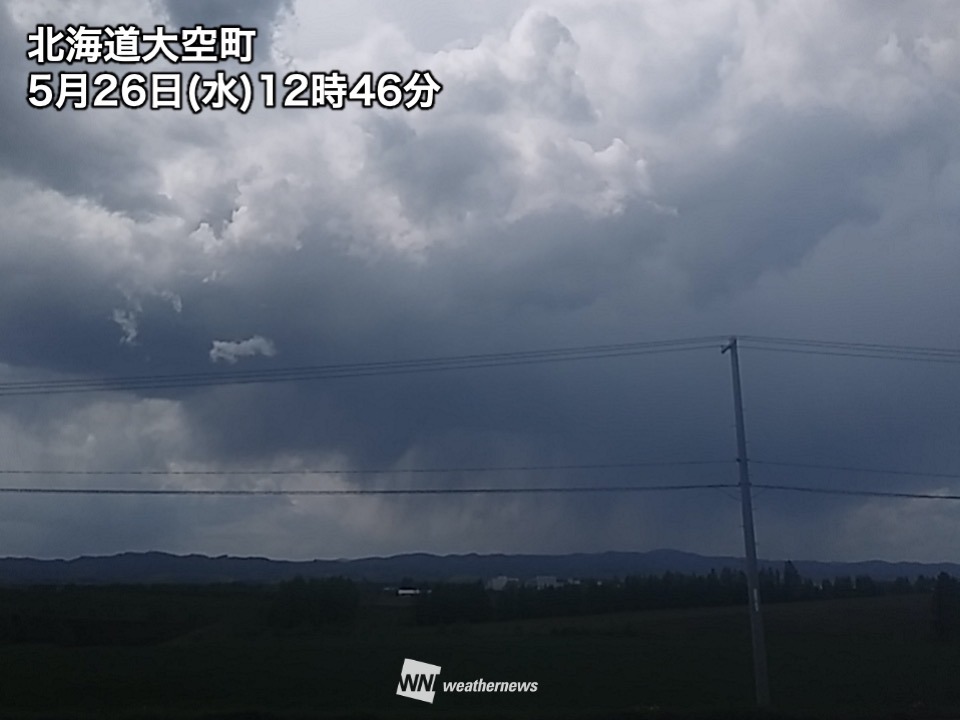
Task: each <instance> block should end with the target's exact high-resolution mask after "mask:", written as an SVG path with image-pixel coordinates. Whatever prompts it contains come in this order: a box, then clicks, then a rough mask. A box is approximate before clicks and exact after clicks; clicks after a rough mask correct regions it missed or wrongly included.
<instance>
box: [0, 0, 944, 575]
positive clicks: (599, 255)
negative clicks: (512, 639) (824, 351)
mask: <svg viewBox="0 0 960 720" xmlns="http://www.w3.org/2000/svg"><path fill="white" fill-rule="evenodd" d="M196 6H200V9H199V10H198V9H197V8H196ZM41 22H45V23H52V24H53V25H55V26H57V27H58V28H61V29H62V28H64V27H66V26H67V25H70V24H77V23H86V24H89V25H117V24H126V23H131V22H133V23H138V24H139V25H141V26H142V27H152V26H153V25H155V24H158V23H162V24H166V25H167V26H169V27H175V28H179V27H180V26H182V25H185V26H192V25H194V24H196V23H198V22H202V23H206V24H219V23H228V24H242V25H244V26H247V27H256V28H257V29H258V38H257V40H256V43H255V50H256V54H255V62H254V64H253V65H251V66H248V67H246V68H244V69H245V70H247V71H248V72H251V73H259V72H276V73H277V74H278V77H282V76H283V75H284V74H286V73H288V72H291V71H294V70H300V71H315V72H322V71H331V70H333V69H337V70H340V71H342V72H344V73H347V74H348V75H349V76H351V77H354V76H356V75H358V74H359V73H361V72H364V71H370V72H373V73H375V74H379V73H382V72H387V71H395V72H398V73H400V74H402V75H404V76H408V75H409V74H410V72H411V71H412V70H415V69H418V70H430V71H431V72H432V74H433V75H434V77H436V79H437V80H439V81H440V82H441V83H442V84H443V88H444V89H443V91H442V92H441V93H440V94H439V95H438V96H437V98H436V107H435V108H434V109H432V110H429V111H425V110H414V111H410V112H408V111H406V110H403V109H395V110H384V109H364V108H362V107H360V106H357V105H352V106H351V107H348V109H346V110H344V111H342V112H334V111H330V110H328V109H313V110H294V109H280V108H274V109H266V108H264V107H263V104H262V102H256V101H255V103H254V107H253V109H252V110H251V112H250V113H249V114H246V115H243V114H241V113H239V112H237V111H236V110H234V109H226V110H223V111H220V112H214V111H210V110H205V111H204V112H202V113H200V114H199V115H193V114H192V113H190V112H189V111H188V110H183V111H173V110H162V111H156V112H151V111H149V110H146V109H142V110H128V109H90V110H85V111H73V110H69V109H65V110H63V111H60V112H58V111H56V110H54V109H52V108H48V109H41V110H38V109H34V108H31V107H29V106H28V104H27V103H26V101H25V94H26V88H27V82H28V81H27V77H28V73H30V72H37V71H41V70H45V71H51V70H54V71H55V70H62V69H64V68H62V67H58V66H53V67H51V66H47V67H43V68H40V67H38V66H36V65H34V64H33V63H31V62H29V61H28V60H27V59H26V56H25V52H26V49H27V47H28V43H27V33H28V32H29V31H30V30H32V29H34V28H35V26H36V25H37V23H41ZM0 62H2V63H3V68H4V69H3V71H2V72H0V94H2V96H3V102H2V105H0V113H2V118H0V198H2V202H0V224H2V227H3V228H4V232H3V236H2V240H0V380H3V381H10V380H18V379H35V378H40V379H47V378H58V377H77V376H80V377H83V376H104V375H113V374H151V373H172V372H190V371H197V372H199V371H213V370H221V369H223V370H228V369H263V368H272V367H287V366H295V365H309V364H325V363H348V362H357V361H373V360H392V359H403V358H411V357H424V356H439V355H454V354H467V353H484V352H501V351H510V350H519V349H538V348H547V347H563V346H575V345H584V344H595V343H616V342H626V341H635V340H636V341H642V340H660V339H669V338H683V337H692V336H701V335H726V334H731V333H741V334H755V335H773V336H785V337H798V338H814V339H827V340H839V341H859V342H876V343H891V344H905V345H921V346H934V347H960V337H958V334H960V333H958V329H960V325H958V317H960V283H958V282H957V276H958V271H960V243H958V228H960V223H958V220H960V130H958V127H960V126H958V123H957V118H958V117H960V113H958V110H960V6H958V5H957V4H956V3H954V2H949V1H944V2H932V1H931V2H922V3H910V4H906V3H895V2H867V1H866V0H861V1H859V2H854V1H850V2H843V3H837V2H833V1H832V0H809V1H805V2H802V3H801V2H753V1H748V0H743V1H735V0H730V1H726V0H718V1H711V2H676V1H675V0H650V1H646V2H628V1H626V0H603V1H600V0H597V1H596V2H584V1H582V0H581V1H578V2H573V1H572V0H566V1H565V0H543V1H531V2H521V1H520V0H511V1H510V2H505V1H501V0H495V1H490V2H483V3H477V2H465V1H462V0H455V1H451V0H444V1H442V2H441V1H440V0H417V1H414V0H408V1H405V2H403V3H395V2H387V1H386V0H365V1H357V0H351V1H350V2H346V1H344V0H331V1H328V2H323V3H317V2H307V1H306V0H302V1H300V2H296V1H294V0H290V1H288V2H284V1H283V0H275V1H273V2H225V1H222V0H218V1H216V2H213V1H210V2H205V3H192V2H173V1H172V0H167V1H166V2H162V1H161V0H156V1H155V2H143V3H134V2H119V1H118V2H97V3H93V2H83V1H82V0H76V1H74V2H70V3H62V2H56V3H55V2H43V3H39V2H35V1H34V0H31V1H30V2H27V1H26V0H22V1H20V0H7V1H6V2H4V3H3V4H2V6H0ZM218 68H224V69H227V70H228V71H230V72H236V71H237V67H236V66H235V65H229V64H223V65H221V66H213V65H193V66H190V67H186V66H180V67H179V68H175V69H178V70H182V71H183V72H185V73H189V72H201V73H203V74H205V75H208V76H211V75H212V74H213V73H214V72H215V71H216V70H217V69H218ZM71 69H72V70H77V69H80V68H76V67H74V68H71ZM82 69H85V70H90V71H91V72H99V71H103V70H107V69H111V70H113V69H116V67H115V66H113V67H111V66H106V65H100V66H97V65H92V66H85V67H83V68H82ZM127 69H128V70H138V71H146V72H149V71H163V70H169V69H170V68H169V67H165V66H163V64H161V63H154V64H152V65H150V66H146V67H145V66H131V67H128V68H127ZM742 366H743V373H744V393H745V403H746V413H747V431H748V435H749V440H750V453H751V455H752V456H753V457H756V458H763V459H769V460H780V461H788V462H809V463H823V464H828V465H844V466H846V465H859V466H869V467H888V468H897V469H906V470H919V471H925V472H930V473H938V472H939V473H960V441H958V438H960V367H958V366H957V365H935V364H926V363H900V362H890V361H879V360H869V359H859V358H831V357H820V356H803V355H784V354H779V353H765V352H760V351H758V350H753V351H751V350H746V349H745V350H744V351H743V356H742ZM729 383H730V377H729V364H728V360H727V358H726V357H724V356H721V355H720V353H719V346H718V347H717V349H716V351H715V350H713V349H711V350H703V351H698V352H692V353H685V354H677V355H662V356H649V357H635V358H621V359H615V360H601V361H586V362H580V363H570V364H563V365H533V366H527V367H522V368H499V369H486V370H471V371H463V372H447V373H435V374H426V375H411V376H391V377H378V378H365V379H352V380H339V381H331V382H315V383H307V384H296V385H294V384H288V385H266V386H246V387H235V388H212V389H211V388H207V389H195V390H189V391H186V390H185V391H179V392H166V393H163V394H157V393H156V392H154V393H150V392H144V393H142V394H135V393H113V394H99V395H74V396H70V395H63V396H52V397H44V398H22V399H13V398H5V399H0V469H51V468H52V469H71V470H77V469H85V470H89V469H111V470H117V469H119V470H129V469H172V470H177V469H180V470H183V469H203V470H231V469H233V470H235V469H264V470H285V469H296V468H311V467H312V468H336V469H343V470H349V469H358V468H374V467H375V468H391V467H464V466H474V465H510V466H515V465H543V464H550V465H553V464H571V463H616V462H631V461H659V460H666V461H673V460H678V461H687V460H732V459H733V458H734V457H735V449H734V431H733V421H732V408H731V393H730V385H729ZM754 479H755V480H756V481H757V482H790V483H796V484H808V485H820V486H830V487H838V488H873V489H879V490H904V491H910V492H934V493H941V492H954V493H960V481H951V480H950V479H948V478H929V477H926V478H924V477H903V476H864V475H862V474H852V473H843V472H820V471H816V472H814V471H804V472H800V471H796V470H786V469H778V468H773V467H770V466H762V467H761V466H757V467H756V468H755V477H754ZM735 480H736V469H735V466H734V465H732V464H730V465H724V466H718V467H711V466H702V467H701V466H694V467H679V468H667V469H661V470H644V471H630V472H627V471H605V472H603V473H589V474H577V473H572V472H557V473H555V474H553V475H545V474H543V473H524V472H515V473H510V474H504V475H496V476H491V477H486V476H480V477H478V476H476V475H469V474H462V473H461V474H457V473H451V474H449V475H429V476H422V477H409V476H406V477H405V476H396V477H377V478H358V477H357V476H351V475H340V476H326V477H297V476H293V477H287V478H278V477H276V476H244V477H240V478H237V477H233V478H231V477H217V476H214V477H205V478H204V477H200V478H196V477H194V478H190V477H182V476H173V477H169V478H167V477H161V478H156V477H153V478H151V477H142V476H139V477H138V476H131V477H123V476H121V477H106V478H102V477H80V478H63V477H43V476H28V477H18V476H8V477H6V478H5V479H4V482H5V483H7V484H9V485H16V484H23V483H34V484H36V485H44V486H52V485H55V484H74V485H76V484H80V485H89V486H91V487H93V486H100V487H102V486H107V485H110V486H131V487H141V486H142V487H157V486H163V487H190V488H225V487H240V488H246V487H258V488H273V487H280V486H286V487H318V486H323V487H334V488H338V487H344V488H352V487H358V486H365V485H369V486H376V487H381V486H382V487H403V486H412V485H414V484H420V485H427V484H431V485H439V486H451V487H455V486H464V485H477V484H480V483H487V484H512V485H527V484H536V483H549V484H577V485H585V484H622V483H629V482H637V483H658V484H659V483H695V482H734V481H735ZM756 510H757V533H758V539H759V542H760V554H761V555H763V556H766V557H773V558H776V557H792V558H802V559H825V560H829V559H867V558H874V557H880V558H887V559H894V560H896V559H919V560H930V561H933V560H952V561H960V530H958V528H960V504H951V503H949V502H930V501H921V500H916V501H893V500H886V499H863V498H843V497H822V496H803V495H787V494H781V493H777V492H774V491H766V492H761V493H759V494H758V496H757V500H756ZM0 535H2V538H3V541H2V544H0V554H4V555H35V556H43V557H53V556H56V557H73V556H76V555H80V554H85V553H88V554H89V553H112V552H119V551H124V550H150V549H157V550H167V551H172V552H203V553H211V554H220V553H229V554H239V555H250V554H256V555H267V556H272V557H285V558H308V557H350V556H362V555H368V554H380V555H386V554H393V553H399V552H409V551H428V552H569V551H593V550H607V549H617V550H634V549H635V550H645V549H653V548H658V547H674V548H678V549H683V550H690V551H695V552H701V553H722V554H727V553H738V552H740V551H741V548H742V545H741V540H740V519H739V504H738V502H737V498H736V495H735V494H734V493H733V492H727V493H722V492H719V491H704V492H696V493H689V494H684V493H670V494H664V495H636V496H609V495H607V496H588V495H578V496H536V497H532V498H531V497H498V496H486V497H459V496H441V497H427V498H423V497H419V498H408V497H347V498H277V497H260V498H216V497H207V498H183V497H173V498H151V497H124V498H116V497H90V496H84V497H41V496H3V497H2V502H0Z"/></svg>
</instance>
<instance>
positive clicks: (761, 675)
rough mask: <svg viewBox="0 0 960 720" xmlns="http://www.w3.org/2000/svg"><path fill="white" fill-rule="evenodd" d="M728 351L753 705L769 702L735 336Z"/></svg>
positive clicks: (767, 704)
mask: <svg viewBox="0 0 960 720" xmlns="http://www.w3.org/2000/svg"><path fill="white" fill-rule="evenodd" d="M727 350H729V351H730V367H731V370H732V372H733V410H734V415H735V416H736V420H737V466H738V467H739V469H740V505H741V510H742V513H743V544H744V550H745V551H746V552H745V556H746V565H747V593H748V604H749V606H750V637H751V638H752V640H753V680H754V684H755V686H756V690H757V706H758V707H767V706H769V705H770V685H769V683H768V681H767V645H766V642H765V641H764V639H763V618H762V617H761V615H760V579H759V577H758V574H757V539H756V536H755V535H754V532H753V499H752V497H751V495H750V469H749V467H748V466H747V434H746V431H745V430H744V428H743V397H742V396H741V393H740V357H739V355H738V354H737V338H736V336H734V337H731V338H730V342H729V343H728V344H727V345H725V346H724V347H723V349H722V350H721V351H720V352H721V354H722V353H725V352H727Z"/></svg>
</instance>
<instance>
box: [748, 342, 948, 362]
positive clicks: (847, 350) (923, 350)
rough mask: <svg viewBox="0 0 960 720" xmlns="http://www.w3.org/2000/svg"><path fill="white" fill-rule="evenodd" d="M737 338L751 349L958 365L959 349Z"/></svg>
mask: <svg viewBox="0 0 960 720" xmlns="http://www.w3.org/2000/svg"><path fill="white" fill-rule="evenodd" d="M740 339H741V340H742V341H743V342H745V343H746V347H748V348H750V349H751V350H761V351H767V352H781V353H793V354H798V355H822V356H833V357H856V358H872V359H878V360H902V361H907V362H931V363H945V364H950V365H954V364H960V350H956V349H952V348H934V347H920V346H915V345H883V344H880V343H851V342H838V341H828V340H801V339H796V338H777V337H764V336H758V335H746V336H742V337H741V338H740Z"/></svg>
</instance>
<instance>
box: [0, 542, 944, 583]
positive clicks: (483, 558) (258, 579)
mask: <svg viewBox="0 0 960 720" xmlns="http://www.w3.org/2000/svg"><path fill="white" fill-rule="evenodd" d="M761 565H762V566H763V567H770V568H774V569H780V568H782V567H783V561H782V560H781V561H774V560H763V561H761ZM794 565H795V566H796V568H797V570H798V571H799V572H800V574H801V575H802V576H803V577H805V578H810V579H813V580H822V579H825V578H833V577H838V576H840V577H843V576H858V575H869V576H870V577H873V578H874V579H878V580H881V579H882V580H892V579H895V578H897V577H908V578H911V579H913V578H916V577H917V576H919V575H927V576H935V575H937V574H939V573H940V572H947V573H949V574H951V575H953V576H955V577H958V576H960V564H956V563H919V562H887V561H883V560H870V561H865V562H849V563H848V562H820V561H802V560H801V561H794ZM742 567H743V560H742V559H740V558H734V557H708V556H704V555H697V554H694V553H687V552H681V551H678V550H652V551H649V552H602V553H574V554H568V555H500V554H493V555H478V554H469V555H430V554H426V553H414V554H406V555H394V556H391V557H368V558H359V559H356V560H304V561H292V560H270V559H267V558H260V557H231V556H226V555H221V556H219V557H209V556H206V555H172V554H169V553H163V552H144V553H121V554H119V555H111V556H96V557H87V556H84V557H79V558H76V559H73V560H37V559H33V558H9V557H8V558H0V584H4V585H25V584H69V583H74V584H106V583H131V584H147V583H158V584H161V583H186V584H192V583H216V582H248V583H272V582H280V581H283V580H290V579H292V578H295V577H298V576H300V577H304V578H322V577H334V576H343V577H348V578H352V579H355V580H369V581H374V582H384V583H399V582H401V581H402V580H404V579H409V580H413V581H443V580H486V579H489V578H492V577H496V576H499V575H506V576H508V577H516V578H519V579H528V578H533V577H535V576H537V575H552V576H556V577H560V578H596V579H607V578H613V577H623V576H626V575H651V574H662V573H665V572H668V571H669V572H680V573H688V574H700V575H703V574H707V573H709V572H710V571H711V570H716V571H717V572H720V571H721V570H723V569H724V568H730V569H732V570H740V569H742Z"/></svg>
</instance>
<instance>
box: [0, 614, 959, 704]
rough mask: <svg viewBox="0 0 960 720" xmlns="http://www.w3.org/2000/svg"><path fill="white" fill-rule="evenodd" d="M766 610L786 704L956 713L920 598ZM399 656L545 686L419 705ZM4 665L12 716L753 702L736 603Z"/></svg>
mask: <svg viewBox="0 0 960 720" xmlns="http://www.w3.org/2000/svg"><path fill="white" fill-rule="evenodd" d="M765 622H766V631H767V633H766V634H767V645H768V649H769V664H770V685H771V694H772V696H773V699H774V703H775V710H776V711H777V712H778V713H781V714H782V715H785V716H798V717H813V716H826V717H893V716H894V714H896V713H900V714H901V715H903V716H908V717H933V716H935V715H936V713H942V712H950V711H954V712H955V713H956V714H957V715H960V712H957V711H960V682H958V681H957V677H958V671H960V644H956V643H953V644H947V643H941V642H936V641H934V640H933V639H932V638H931V637H930V636H929V597H926V596H920V595H906V596H892V597H882V598H860V599H850V600H835V601H822V602H815V603H794V604H784V605H775V606H768V607H767V608H765ZM406 657H409V658H414V659H417V660H421V661H424V662H429V663H433V664H436V665H440V666H442V668H443V671H442V674H441V676H440V680H441V681H444V680H446V681H450V680H465V681H471V680H475V679H479V678H483V679H485V680H488V681H490V680H520V681H526V680H535V681H537V682H538V683H539V691H538V692H537V693H535V694H526V695H519V694H486V693H480V694H443V693H442V692H441V693H439V694H438V696H437V698H436V701H435V703H434V705H433V706H432V707H431V706H428V705H425V704H418V703H416V702H415V701H412V700H409V699H406V698H400V697H397V696H396V694H395V691H396V686H397V682H398V681H399V672H400V666H401V664H402V662H403V659H404V658H406ZM0 668H2V674H0V715H2V716H3V717H17V718H41V717H44V718H53V717H58V718H62V717H77V718H80V717H113V718H119V717H130V718H133V717H144V718H159V717H183V718H187V717H223V718H226V717H231V716H232V717H238V718H239V717H248V718H254V717H262V718H281V717H283V718H286V717H289V718H306V717H315V716H323V717H339V716H342V717H353V718H361V717H370V718H375V717H409V718H413V717H423V716H425V715H426V714H434V715H443V716H451V715H452V716H456V717H597V718H599V717H611V718H612V717H669V716H671V715H674V714H675V715H676V716H680V717H718V718H719V717H740V716H744V715H749V714H750V712H751V706H752V699H753V684H752V675H751V673H752V664H751V657H750V634H749V624H748V621H747V615H746V611H745V609H743V608H719V609H704V610H682V611H658V612H647V613H631V614H623V615H607V616H593V617H583V618H565V619H552V620H533V621H523V622H506V623H489V624H483V625H461V626H450V627H439V628H438V627H429V628H418V627H404V626H397V625H391V624H382V623H381V624H376V623H364V624H361V626H360V627H358V628H356V629H354V630H350V631H340V632H336V631H330V632H325V633H309V634H298V633H287V634H285V635H279V636H278V635H276V634H273V633H268V632H264V631H251V630H250V629H249V628H247V627H245V626H244V625H242V624H231V623H230V622H228V621H224V622H222V623H220V624H217V625H214V626H211V627H208V628H205V629H203V630H200V631H197V632H194V633H192V634H190V635H186V636H184V637H180V638H177V639H176V640H173V641H169V642H166V643H163V644H160V645H154V646H138V647H91V646H86V647H58V646H52V645H6V646H0ZM941 716H943V715H941ZM955 716H956V715H955Z"/></svg>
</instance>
